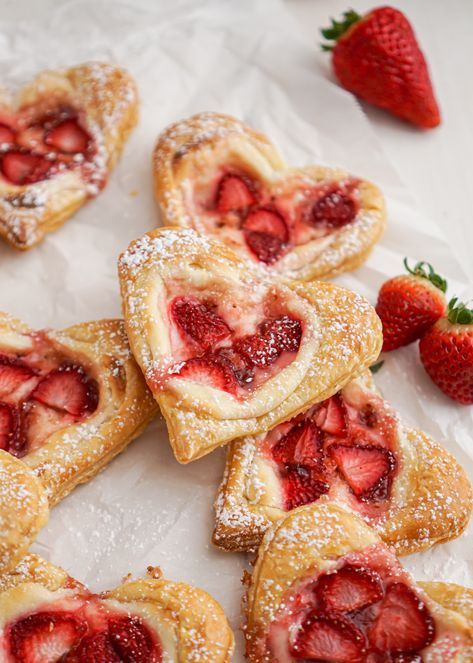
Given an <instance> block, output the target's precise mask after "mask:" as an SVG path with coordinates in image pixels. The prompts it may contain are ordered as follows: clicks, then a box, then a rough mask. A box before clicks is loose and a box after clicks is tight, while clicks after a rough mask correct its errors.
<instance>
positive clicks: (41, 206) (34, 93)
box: [0, 62, 138, 249]
mask: <svg viewBox="0 0 473 663" xmlns="http://www.w3.org/2000/svg"><path fill="white" fill-rule="evenodd" d="M137 116H138V100H137V93H136V86H135V83H134V81H133V79H132V78H131V77H130V75H129V74H128V73H127V72H126V71H124V70H123V69H120V68H119V67H115V66H112V65H109V64H105V63H98V62H95V63H88V64H83V65H79V66H77V67H72V68H71V69H65V70H58V71H45V72H43V73H41V74H40V75H39V76H38V77H37V78H36V79H35V80H34V81H33V82H32V83H30V84H29V85H28V86H26V87H25V88H23V90H22V91H21V92H20V93H19V94H18V95H17V97H16V98H12V97H10V96H9V95H7V93H6V92H3V94H1V95H0V236H1V237H3V238H4V239H6V240H7V242H9V243H10V244H11V245H12V246H14V247H15V248H17V249H30V248H31V247H33V246H35V245H36V244H38V243H39V242H40V241H41V240H42V239H43V238H44V236H45V235H46V233H49V232H51V231H53V230H55V229H56V228H58V227H59V226H61V225H62V224H63V223H64V222H65V221H66V220H67V219H68V218H69V217H70V216H71V215H72V214H73V213H74V212H75V211H76V210H77V209H78V208H79V207H81V206H82V205H83V204H84V203H85V202H87V200H88V199H89V198H91V197H93V196H95V195H97V194H98V193H99V192H100V191H101V189H102V188H103V187H104V186H105V184H106V182H107V178H108V174H109V172H110V171H111V170H112V168H113V167H114V165H115V163H116V161H117V159H118V157H119V156H120V153H121V151H122V149H123V146H124V143H125V141H126V139H127V138H128V135H129V133H130V131H131V130H132V129H133V127H134V126H135V124H136V121H137Z"/></svg>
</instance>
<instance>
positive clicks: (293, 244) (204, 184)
mask: <svg viewBox="0 0 473 663" xmlns="http://www.w3.org/2000/svg"><path fill="white" fill-rule="evenodd" d="M153 169H154V182H155V195H156V198H157V200H158V202H159V206H160V211H161V217H162V220H163V223H164V224H170V225H175V224H178V225H180V226H183V227H186V228H194V229H196V230H198V231H199V232H205V233H208V234H210V235H213V236H215V237H217V238H218V239H221V240H223V241H225V242H227V243H228V244H229V245H230V246H231V247H232V248H233V249H234V250H235V251H237V252H238V253H239V254H240V255H241V256H243V257H244V258H246V259H248V260H250V262H251V263H253V264H255V265H259V266H262V267H265V268H267V270H268V271H270V272H273V273H275V274H277V275H278V276H279V277H282V278H296V279H298V280H301V281H307V280H313V279H316V278H326V277H331V276H334V275H335V274H339V273H341V272H345V271H347V270H352V269H355V268H356V267H358V266H359V265H361V264H362V263H363V262H364V261H365V260H366V258H367V256H368V254H369V253H370V251H371V249H372V248H373V246H374V245H375V243H376V242H377V241H378V240H379V239H380V237H381V235H382V232H383V229H384V224H385V210H384V200H383V196H382V194H381V192H380V191H379V189H377V188H376V187H375V186H374V185H373V184H371V183H369V182H366V181H365V180H362V179H359V178H356V177H353V176H351V175H349V174H348V173H346V172H344V171H342V170H337V169H334V168H327V167H323V166H308V167H305V168H289V167H288V166H287V165H286V164H285V163H284V161H283V160H282V159H281V157H280V156H279V153H278V151H277V150H276V148H275V147H274V145H272V143H270V141H269V140H268V139H267V138H266V137H265V136H263V135H262V134H259V133H257V132H256V131H254V130H253V129H251V128H250V127H248V126H247V125H245V124H243V123H242V122H240V121H238V120H236V119H235V118H233V117H230V116H228V115H221V114H217V113H201V114H199V115H194V116H193V117H191V118H189V119H187V120H183V121H181V122H177V123H175V124H172V125H171V126H169V127H168V128H167V129H166V130H165V131H164V132H163V133H162V134H161V136H160V137H159V139H158V142H157V145H156V147H155V151H154V160H153Z"/></svg>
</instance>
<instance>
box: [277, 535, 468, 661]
mask: <svg viewBox="0 0 473 663" xmlns="http://www.w3.org/2000/svg"><path fill="white" fill-rule="evenodd" d="M438 631H439V632H438ZM437 636H439V640H443V641H444V643H445V642H446V641H447V640H448V641H449V642H450V645H451V648H450V651H451V652H455V651H456V650H457V647H458V642H457V643H456V644H455V637H453V636H452V634H448V633H446V632H444V630H442V628H440V629H438V625H437V624H436V623H435V620H434V618H433V616H432V615H431V613H430V611H429V609H428V607H427V605H426V604H425V603H424V601H423V599H422V597H421V596H420V595H419V593H418V592H417V591H416V589H414V588H413V587H412V584H411V582H410V579H409V576H408V575H407V573H406V572H405V571H404V570H403V569H402V567H401V566H400V564H399V562H398V561H397V559H396V558H395V557H394V555H392V554H391V553H390V552H389V549H388V548H387V547H386V546H384V545H382V544H376V545H374V546H370V547H369V548H366V549H365V550H364V551H361V552H356V553H351V554H348V555H346V556H345V557H344V558H342V559H341V560H339V561H338V562H337V563H336V565H334V566H333V568H331V569H330V570H327V571H325V572H322V573H320V574H318V575H317V576H315V577H313V578H307V579H305V580H304V581H302V582H301V583H300V584H299V586H298V587H296V588H294V589H292V590H290V591H289V592H288V593H287V594H286V595H285V597H284V599H283V602H282V604H281V607H280V609H279V611H278V614H277V616H276V619H275V620H274V622H273V623H272V625H271V628H270V633H269V640H268V642H269V647H270V649H271V651H272V653H273V655H274V656H275V657H276V660H277V661H278V662H279V661H281V662H283V661H284V662H286V661H287V662H288V663H289V662H292V661H304V662H305V663H309V662H314V663H315V662H319V661H329V662H330V663H333V662H334V661H335V662H337V663H382V662H383V663H384V662H392V663H407V662H410V663H414V662H415V663H420V662H421V661H422V660H423V658H422V654H423V652H425V650H426V649H427V648H428V647H429V646H430V645H432V643H434V641H435V640H436V638H437ZM446 660H451V659H450V658H447V659H446Z"/></svg>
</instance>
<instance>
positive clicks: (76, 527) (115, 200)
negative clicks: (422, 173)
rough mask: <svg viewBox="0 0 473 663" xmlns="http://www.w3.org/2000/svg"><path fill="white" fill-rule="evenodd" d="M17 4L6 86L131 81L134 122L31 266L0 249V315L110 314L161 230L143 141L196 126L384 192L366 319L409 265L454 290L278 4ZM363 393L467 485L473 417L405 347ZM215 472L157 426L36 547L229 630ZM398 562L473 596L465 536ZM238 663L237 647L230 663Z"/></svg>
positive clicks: (83, 575)
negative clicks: (207, 605)
mask: <svg viewBox="0 0 473 663" xmlns="http://www.w3.org/2000/svg"><path fill="white" fill-rule="evenodd" d="M22 4H23V5H24V8H25V12H24V15H25V16H28V17H29V18H28V20H27V21H26V20H25V21H18V20H15V21H11V22H8V21H5V20H3V21H2V19H1V17H0V68H1V78H2V80H3V81H4V82H5V83H7V84H9V85H13V86H19V85H20V84H21V83H22V82H24V81H26V80H28V79H29V78H30V77H31V76H33V75H34V74H35V73H36V72H37V71H39V70H40V69H43V68H46V67H58V66H59V67H60V66H69V65H72V64H76V63H79V62H81V61H85V60H90V59H101V60H107V61H112V62H116V63H118V64H120V65H123V66H125V67H127V68H128V69H129V70H130V71H131V72H132V74H133V75H134V76H135V77H136V79H137V81H138V84H139V88H140V94H141V101H142V112H141V121H140V125H139V127H138V128H137V129H136V131H135V132H134V134H133V135H132V137H131V140H130V142H129V144H128V145H127V147H126V149H125V153H124V155H123V158H122V161H121V162H120V164H119V166H118V167H117V169H116V171H115V172H114V173H113V175H112V177H111V179H110V182H109V184H108V186H107V188H106V190H105V191H104V192H103V194H101V195H100V196H99V197H98V198H97V199H96V200H94V201H92V202H91V203H90V204H88V205H87V206H86V207H85V208H84V209H82V210H81V211H80V212H79V213H78V214H77V215H76V216H75V217H74V218H73V219H72V220H71V221H69V222H68V223H67V224H66V225H65V226H64V228H62V229H61V230H60V231H59V232H57V233H55V234H53V235H50V236H49V237H48V238H47V239H46V241H45V242H44V243H43V244H42V245H41V246H40V247H39V248H37V249H34V250H33V251H32V252H30V253H28V254H19V253H16V252H13V251H12V250H10V249H9V248H7V247H4V246H2V247H0V275H1V280H0V284H1V285H0V308H1V309H4V310H7V311H9V312H11V313H12V314H15V315H17V316H18V317H21V318H23V319H24V320H26V321H27V322H28V323H30V324H31V325H33V326H37V327H44V326H51V327H61V326H65V325H68V324H71V323H74V322H80V321H83V320H88V319H92V318H102V317H106V316H117V315H119V313H120V300H119V295H118V285H117V279H116V259H117V256H118V254H119V253H120V251H121V250H122V249H123V248H125V247H126V246H127V245H128V243H129V241H130V240H131V239H133V238H135V237H137V236H139V235H141V234H142V233H144V232H145V231H147V230H149V229H151V228H153V227H154V226H155V225H156V224H157V223H158V221H159V220H158V214H157V211H156V207H155V205H154V202H153V198H152V192H151V168H150V158H151V151H152V147H153V144H154V141H155V139H156V136H157V134H158V133H159V132H160V131H161V130H162V129H163V128H164V127H165V126H166V125H167V124H168V123H169V122H171V121H174V120H176V119H179V118H182V117H186V116H188V115H190V114H192V113H195V112H198V111H204V110H216V111H224V112H228V113H232V114H235V115H236V116H238V117H240V118H241V119H243V120H245V121H247V122H249V123H250V124H251V125H253V126H255V127H256V128H258V129H260V130H262V131H264V132H266V133H267V134H268V135H269V136H271V137H272V138H273V140H274V141H275V142H276V143H277V144H278V145H279V147H280V149H281V150H282V152H283V154H284V155H285V157H286V159H287V160H288V161H289V162H292V163H293V164H298V165H303V164H308V163H313V162H322V163H327V164H331V165H340V166H344V167H346V168H348V169H350V170H352V171H353V172H354V173H357V174H359V175H361V176H365V177H368V178H370V179H372V180H373V181H374V182H376V183H377V184H378V185H379V186H381V187H382V189H383V190H384V192H385V194H386V196H387V199H388V205H389V228H388V231H387V233H386V235H385V237H384V239H383V241H382V242H381V244H380V245H379V246H378V247H377V248H376V250H375V252H374V253H373V255H372V257H371V258H370V259H369V261H368V262H367V264H366V265H365V266H364V267H363V268H361V269H360V270H358V272H357V273H356V274H354V275H345V276H343V277H341V278H340V279H339V281H340V282H341V283H342V284H344V285H346V286H347V287H349V288H352V289H354V290H357V291H358V292H360V293H362V294H364V295H366V296H367V297H368V298H369V299H370V300H371V301H372V302H373V303H374V301H375V299H376V292H377V290H378V288H379V285H380V284H381V282H382V281H383V280H385V279H386V278H387V277H390V276H392V275H394V274H396V273H398V272H399V271H400V269H401V267H402V265H401V261H402V257H403V256H404V255H408V256H410V257H412V258H419V259H426V260H430V261H432V262H433V263H434V264H435V266H436V267H437V269H438V270H439V271H441V273H443V274H444V275H445V276H447V277H449V279H450V282H451V285H452V287H451V290H450V294H453V292H457V293H459V294H461V293H462V291H463V290H464V288H465V284H464V281H465V278H464V276H463V274H462V272H461V270H460V267H459V265H458V263H457V261H456V259H455V256H454V255H452V253H451V252H450V250H449V249H448V247H447V244H446V243H445V242H444V241H443V239H442V236H441V234H440V233H439V231H438V230H437V228H436V226H435V223H434V221H433V220H432V219H428V218H425V217H424V216H422V214H421V213H420V212H419V210H417V209H416V205H415V203H414V202H413V197H412V195H411V193H410V192H408V190H407V189H406V187H405V186H404V185H403V184H402V183H401V180H400V179H399V177H398V176H397V175H396V173H395V172H394V171H393V169H392V168H391V166H390V164H389V163H388V162H387V161H386V158H385V157H384V156H383V153H382V151H381V149H380V146H379V144H378V143H377V141H376V139H375V138H374V135H373V133H372V131H371V129H370V127H369V124H368V122H367V121H366V119H365V117H364V115H363V114H362V112H361V110H360V109H359V107H358V105H357V103H356V102H355V101H354V99H353V98H352V97H351V96H350V95H349V94H347V93H345V92H344V91H343V90H341V89H340V88H338V87H336V86H335V85H334V84H332V83H331V82H330V81H329V80H328V79H327V76H326V74H325V68H324V67H323V66H322V64H321V58H320V56H319V55H318V54H317V52H316V49H315V47H314V46H313V45H312V44H309V43H307V42H306V41H305V40H304V38H303V37H302V36H301V35H300V33H299V30H298V29H297V27H296V26H295V25H294V24H293V21H292V18H291V17H290V16H289V15H288V13H286V11H285V9H284V8H283V6H282V5H281V4H280V3H279V2H278V1H277V0H274V1H273V0H239V2H230V1H229V0H226V1H220V2H216V1H215V2H211V1H206V0H202V1H201V2H192V1H190V0H189V1H187V2H185V1H184V2H176V1H174V2H166V1H165V0H162V2H156V1H153V0H149V2H146V1H145V0H141V1H139V2H133V0H128V1H126V0H123V1H122V2H106V1H104V0H71V1H66V2H54V1H53V0H42V1H41V2H36V3H33V2H29V3H28V2H25V1H24V0H22V1H21V2H19V5H22ZM17 9H18V8H17ZM17 13H18V12H17ZM316 29H317V26H314V38H315V34H316ZM413 158H419V155H415V154H413ZM426 167H427V168H428V167H429V165H428V164H426ZM376 381H377V383H378V384H379V386H380V387H381V389H382V390H383V392H384V394H385V396H386V397H388V399H390V400H391V402H392V403H393V404H394V405H395V406H396V407H397V408H398V409H399V410H400V412H401V413H402V414H403V416H404V418H405V420H406V421H407V422H408V423H410V424H413V425H415V426H417V427H419V428H423V429H424V430H425V431H427V432H428V433H430V434H431V435H432V436H433V437H434V438H435V439H436V440H438V441H439V442H440V443H442V444H444V445H445V446H446V447H447V448H448V449H449V450H450V451H452V452H453V453H454V454H455V455H456V456H457V457H458V458H459V459H460V461H461V462H462V463H463V464H464V465H465V467H466V469H467V470H468V472H469V473H470V476H472V477H473V461H472V458H473V443H472V433H471V431H472V430H473V410H472V408H468V407H462V406H459V405H455V404H454V403H453V402H452V401H449V400H448V399H447V398H446V397H444V396H443V395H442V394H441V393H440V392H439V391H438V390H437V389H436V387H434V386H433V385H432V384H431V382H430V380H429V379H428V378H427V376H426V375H425V373H424V372H423V369H422V366H421V364H420V362H419V359H418V355H417V350H416V348H415V347H409V348H406V349H403V350H400V351H398V352H396V353H394V354H391V355H389V356H388V357H386V363H385V366H384V367H383V369H382V370H381V372H380V373H379V374H378V375H377V378H376ZM223 461H224V452H223V450H218V451H216V452H214V453H213V454H211V455H210V456H207V457H206V458H204V459H202V460H200V461H196V462H194V463H192V464H191V465H188V466H186V467H182V466H180V465H178V464H177V463H176V462H175V461H174V458H173V456H172V453H171V451H170V448H169V446H168V442H167V436H166V429H165V426H164V424H163V422H162V421H161V420H159V419H158V420H157V421H156V422H155V423H154V424H152V425H151V426H150V428H149V429H148V431H147V432H146V433H145V434H144V435H142V437H141V438H140V439H139V440H137V441H136V442H134V443H133V444H132V445H131V446H130V447H129V448H128V449H127V450H126V451H125V452H124V453H123V454H122V455H121V456H120V457H119V458H117V459H116V460H115V461H114V462H113V463H112V464H111V465H110V466H109V467H108V468H107V469H106V470H105V472H103V473H102V474H101V475H100V476H98V477H97V478H96V479H94V480H93V481H92V482H91V483H90V484H88V485H86V486H83V487H81V488H79V489H77V490H76V491H75V492H74V493H73V494H72V495H71V496H70V497H68V498H67V499H66V500H65V501H64V502H63V503H62V504H60V505H59V506H58V507H57V508H55V509H54V511H53V513H52V515H51V519H50V522H49V524H48V526H47V527H46V528H45V529H44V530H43V532H42V533H41V535H40V537H39V539H38V542H37V543H36V544H35V546H34V549H35V550H36V551H37V552H39V553H40V554H42V555H44V556H45V557H46V558H48V559H50V560H51V561H53V562H54V563H57V564H59V565H62V566H64V567H65V568H66V569H67V570H68V571H69V572H70V573H71V574H72V575H73V576H75V577H77V578H78V579H79V580H81V581H83V582H85V583H87V584H88V585H89V586H90V587H91V588H92V589H94V590H102V589H106V588H110V587H113V586H115V584H117V583H119V582H120V580H121V578H122V576H124V575H125V574H126V573H128V572H129V571H131V572H132V573H133V574H135V575H139V574H141V573H142V572H143V571H144V570H145V568H146V566H147V565H148V564H154V565H158V564H159V565H161V566H162V568H163V570H164V572H165V574H166V575H167V576H168V577H170V578H172V579H175V580H182V581H187V582H191V583H194V584H196V585H199V586H201V587H203V588H204V589H206V590H207V591H209V592H210V593H211V594H212V595H213V596H215V597H216V598H217V599H218V600H219V601H221V603H222V605H223V606H224V608H225V610H226V612H227V614H228V616H229V618H230V620H231V622H232V624H233V626H234V627H235V629H237V627H238V624H239V603H240V598H241V593H242V591H241V586H240V576H241V572H242V569H243V567H244V566H245V563H246V558H245V556H244V555H229V554H225V553H222V552H220V551H217V550H216V549H214V548H213V547H212V545H211V543H210V533H211V530H212V525H213V511H212V502H213V499H214V496H215V491H216V488H217V486H218V483H219V481H220V478H221V472H222V467H223ZM405 563H406V565H407V566H408V567H409V568H410V569H411V570H413V571H414V573H415V575H416V576H417V577H418V578H430V579H446V580H452V581H456V582H460V583H465V584H470V585H473V532H472V530H471V528H470V529H469V531H468V532H467V533H466V534H464V535H463V536H462V537H461V538H460V539H459V540H457V541H455V542H453V543H451V544H447V545H443V546H439V547H438V548H436V549H434V550H432V551H430V552H427V553H424V554H422V555H415V556H412V557H410V558H408V559H405ZM238 638H239V636H238ZM242 660H243V655H242V646H241V640H240V641H239V643H238V650H237V653H236V655H235V661H242Z"/></svg>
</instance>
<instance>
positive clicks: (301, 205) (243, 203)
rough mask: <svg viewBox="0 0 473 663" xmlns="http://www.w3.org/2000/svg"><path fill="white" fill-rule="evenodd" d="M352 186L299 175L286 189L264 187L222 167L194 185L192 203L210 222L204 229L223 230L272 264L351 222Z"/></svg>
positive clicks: (354, 212) (356, 207) (354, 200)
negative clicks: (314, 181)
mask: <svg viewBox="0 0 473 663" xmlns="http://www.w3.org/2000/svg"><path fill="white" fill-rule="evenodd" d="M289 185H290V182H289ZM356 186H357V184H356V181H355V180H345V181H342V182H328V183H323V184H319V185H317V184H308V183H307V181H304V180H303V179H302V178H299V179H298V180H296V182H295V183H293V184H292V186H290V188H288V185H287V184H283V185H279V186H277V187H273V188H269V187H268V186H266V185H264V184H263V183H262V182H261V181H260V180H258V179H256V178H255V177H251V176H250V175H249V174H248V173H244V172H241V171H240V170H237V169H231V168H226V169H221V170H220V172H219V176H218V177H217V178H215V177H213V179H212V183H211V184H210V185H209V184H207V185H202V187H200V188H199V187H198V188H197V189H196V193H195V204H196V207H197V211H198V212H199V213H200V214H201V215H203V216H204V217H205V221H206V222H207V224H209V225H210V227H209V228H207V230H210V231H211V230H214V231H216V230H218V229H221V228H225V230H226V231H227V232H228V233H229V237H231V238H232V239H233V240H235V241H236V242H239V243H243V244H244V246H246V249H247V250H248V251H249V253H250V255H252V256H253V258H254V259H256V260H258V261H260V262H262V263H265V264H267V265H272V264H274V263H275V262H277V261H278V260H280V259H281V258H282V257H284V256H285V255H286V253H287V252H288V251H289V250H290V249H291V248H293V247H294V246H298V245H301V244H305V243H307V242H309V241H311V240H315V239H320V238H322V237H325V236H327V235H329V234H331V233H333V232H335V231H337V230H339V229H341V228H343V227H345V226H346V225H348V224H350V223H353V222H354V221H355V219H356V216H357V214H358V211H359V207H360V206H359V202H358V197H357V195H356ZM285 189H287V190H285Z"/></svg>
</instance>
